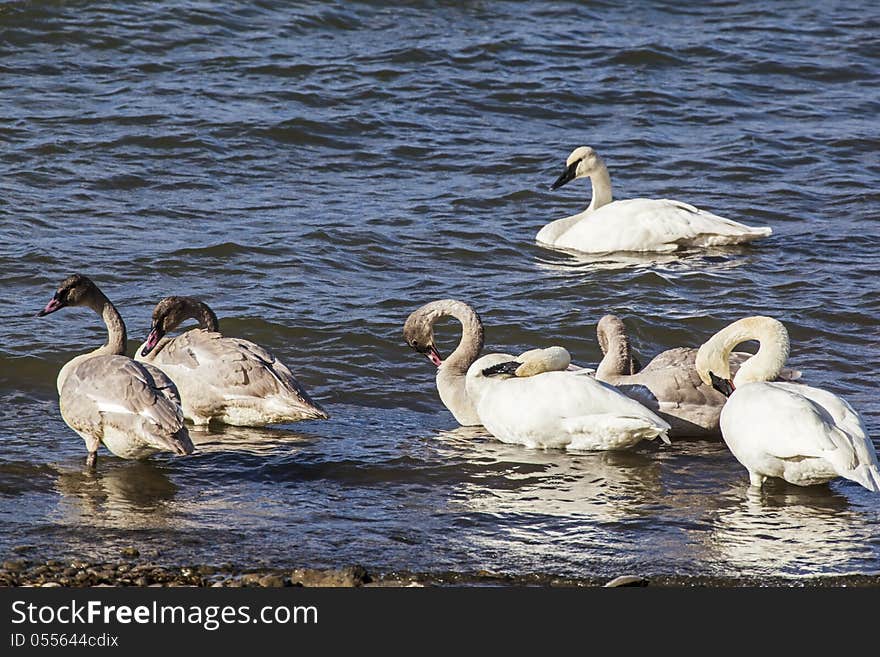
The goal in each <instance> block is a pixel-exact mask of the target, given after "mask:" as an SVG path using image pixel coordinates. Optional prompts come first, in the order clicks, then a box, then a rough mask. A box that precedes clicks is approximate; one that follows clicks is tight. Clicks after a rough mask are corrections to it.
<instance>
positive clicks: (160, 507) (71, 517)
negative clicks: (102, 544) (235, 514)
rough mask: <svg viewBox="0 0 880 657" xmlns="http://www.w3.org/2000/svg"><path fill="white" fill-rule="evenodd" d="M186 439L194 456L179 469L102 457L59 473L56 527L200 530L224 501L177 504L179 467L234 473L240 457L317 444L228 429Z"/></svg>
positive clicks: (285, 434)
mask: <svg viewBox="0 0 880 657" xmlns="http://www.w3.org/2000/svg"><path fill="white" fill-rule="evenodd" d="M191 437H192V440H193V443H194V444H195V445H196V451H195V452H194V453H193V454H192V455H191V456H190V457H189V460H188V461H187V462H186V463H185V464H184V463H182V462H174V463H172V462H169V461H167V460H166V459H163V458H161V457H153V458H151V459H146V460H141V461H134V460H121V459H117V458H114V457H107V458H106V459H105V460H104V465H103V466H102V467H101V468H98V469H97V470H94V471H82V470H79V469H78V470H62V471H61V472H60V473H59V475H58V479H57V489H58V491H59V492H60V493H61V496H62V499H61V502H60V505H59V508H58V513H59V514H60V516H61V517H60V522H61V523H62V524H65V525H69V526H91V527H103V528H114V529H158V528H170V529H184V528H187V527H196V526H201V525H203V524H205V523H208V518H209V517H210V516H211V513H212V512H213V511H214V510H215V508H226V507H227V505H228V500H224V498H223V496H222V495H221V496H219V497H217V498H216V499H215V498H214V496H213V495H209V496H208V497H200V498H199V499H198V500H197V501H196V502H193V501H192V500H181V499H180V498H179V497H178V493H179V488H178V485H177V484H175V483H174V481H173V479H174V478H175V473H179V471H180V470H182V469H184V468H185V469H186V470H190V471H192V470H203V469H204V468H213V469H214V471H215V472H217V471H218V470H219V471H222V472H225V471H227V470H229V469H230V468H228V467H227V466H228V465H229V464H230V462H233V461H235V464H234V466H235V467H233V468H232V470H236V469H240V467H241V463H240V462H241V459H242V458H245V459H247V460H248V461H250V460H251V459H253V458H254V457H257V458H256V460H255V463H261V462H262V461H263V460H264V459H265V457H268V456H274V455H277V454H279V453H283V454H288V453H291V452H293V451H296V450H298V449H300V448H301V447H303V446H305V445H308V444H311V443H314V442H315V441H316V440H317V439H316V438H314V437H312V436H308V435H305V434H302V433H294V432H291V431H286V430H283V429H274V428H263V427H231V426H222V427H218V428H216V429H215V428H211V429H207V430H193V432H192V434H191ZM224 461H226V463H224ZM233 476H234V475H233ZM208 524H210V523H208Z"/></svg>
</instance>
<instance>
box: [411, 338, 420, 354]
mask: <svg viewBox="0 0 880 657" xmlns="http://www.w3.org/2000/svg"><path fill="white" fill-rule="evenodd" d="M412 348H413V349H415V350H416V351H419V343H418V341H417V340H413V341H412Z"/></svg>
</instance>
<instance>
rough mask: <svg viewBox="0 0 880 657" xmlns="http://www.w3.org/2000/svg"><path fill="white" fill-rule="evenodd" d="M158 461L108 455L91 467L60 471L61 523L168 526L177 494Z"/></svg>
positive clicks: (173, 518) (174, 515)
mask: <svg viewBox="0 0 880 657" xmlns="http://www.w3.org/2000/svg"><path fill="white" fill-rule="evenodd" d="M167 471H168V467H167V466H166V465H165V464H163V463H162V462H161V461H160V460H159V459H151V460H144V461H124V460H121V459H116V458H112V457H108V458H106V459H104V462H103V465H102V466H101V467H100V468H98V469H97V470H92V471H82V470H77V471H70V470H69V471H61V472H60V473H59V475H58V480H57V487H58V491H59V492H60V493H61V495H62V498H61V501H60V503H59V508H58V512H59V513H60V515H61V518H60V519H59V520H60V522H61V524H65V525H69V526H72V527H78V526H83V527H101V528H108V527H109V528H115V529H155V528H166V527H168V526H169V525H172V524H177V523H178V522H179V519H178V514H177V512H176V510H175V509H174V508H173V503H174V500H175V497H176V496H177V493H178V487H177V485H176V484H175V483H174V482H172V481H171V479H170V478H169V476H168V474H167Z"/></svg>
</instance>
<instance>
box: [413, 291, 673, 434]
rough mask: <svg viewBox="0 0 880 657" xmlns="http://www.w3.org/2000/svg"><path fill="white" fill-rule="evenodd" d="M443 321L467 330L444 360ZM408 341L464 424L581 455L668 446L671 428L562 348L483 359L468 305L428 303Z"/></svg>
mask: <svg viewBox="0 0 880 657" xmlns="http://www.w3.org/2000/svg"><path fill="white" fill-rule="evenodd" d="M444 316H452V317H455V318H456V319H458V320H459V321H460V322H461V324H462V328H463V332H462V338H461V341H460V342H459V345H458V347H457V348H456V349H455V351H454V352H453V353H452V354H451V355H450V356H449V358H447V359H446V360H443V359H442V357H441V355H440V353H439V352H438V351H437V348H436V346H435V344H434V332H433V326H434V323H435V322H436V321H437V320H438V319H440V318H441V317H444ZM403 333H404V338H405V339H406V342H407V344H408V345H409V346H410V347H412V348H413V349H415V350H416V351H418V352H420V353H422V354H425V355H426V356H427V357H428V358H429V359H430V360H431V361H432V362H433V363H434V364H435V365H436V366H437V367H438V371H437V388H438V390H439V392H440V398H441V400H442V401H443V403H444V404H445V405H446V407H447V408H448V409H449V410H450V411H451V412H452V414H453V415H454V416H455V419H456V420H458V422H459V423H460V424H463V425H483V426H484V427H485V428H486V430H488V431H489V433H491V434H492V435H493V436H495V437H496V438H498V439H499V440H501V441H503V442H508V443H517V444H521V445H526V446H528V447H561V448H567V449H574V450H599V449H625V448H628V447H632V446H633V445H635V444H636V443H638V442H640V441H641V440H646V439H652V438H657V437H659V438H661V439H663V440H664V441H667V442H668V439H667V438H666V432H667V431H668V429H669V425H668V424H667V423H666V422H664V421H663V420H662V419H661V418H659V417H657V416H656V415H655V414H654V413H652V412H651V411H649V410H648V409H646V408H645V407H644V406H642V405H641V404H639V403H638V402H635V401H633V400H632V399H629V398H628V397H626V396H625V395H624V394H622V393H621V392H620V391H618V390H617V389H616V388H614V387H613V386H609V385H607V384H604V383H602V382H600V381H596V380H595V379H594V378H593V377H591V376H588V375H587V372H586V371H585V370H582V371H570V370H569V369H568V368H569V366H570V362H571V358H570V356H569V355H568V352H567V351H566V350H565V349H563V348H562V347H550V348H549V349H533V350H530V351H527V352H525V353H524V354H522V355H521V356H520V357H518V358H514V357H513V356H510V355H509V354H500V353H493V354H488V355H486V356H483V357H480V352H481V351H482V347H483V325H482V322H481V321H480V317H479V315H477V313H476V311H474V309H473V308H471V307H470V306H469V305H467V304H465V303H462V302H461V301H454V300H451V299H445V300H442V301H433V302H431V303H428V304H426V305H424V306H422V307H421V308H419V309H418V310H416V311H415V312H413V313H412V314H411V315H410V316H409V317H408V318H407V320H406V324H405V325H404V331H403Z"/></svg>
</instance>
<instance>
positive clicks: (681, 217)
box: [535, 146, 773, 253]
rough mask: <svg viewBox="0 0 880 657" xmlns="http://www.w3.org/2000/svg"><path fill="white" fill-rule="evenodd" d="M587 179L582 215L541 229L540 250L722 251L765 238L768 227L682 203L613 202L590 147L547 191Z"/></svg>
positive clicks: (605, 174) (572, 159)
mask: <svg viewBox="0 0 880 657" xmlns="http://www.w3.org/2000/svg"><path fill="white" fill-rule="evenodd" d="M586 176H589V177H590V179H591V180H592V184H593V198H592V200H591V201H590V205H589V206H588V207H587V209H586V210H584V211H583V212H581V213H579V214H575V215H572V216H570V217H566V218H565V219H558V220H556V221H553V222H551V223H549V224H547V225H546V226H544V227H543V228H542V229H541V230H540V232H539V233H538V235H537V237H536V238H535V239H536V240H537V242H538V243H539V244H541V245H542V246H548V247H551V248H561V249H573V250H575V251H581V252H585V253H611V252H615V251H675V250H677V249H680V248H687V247H708V246H724V245H730V244H742V243H745V242H751V241H752V240H756V239H759V238H761V237H767V236H768V235H770V234H771V233H772V232H773V231H772V230H771V229H770V228H767V227H761V228H752V227H750V226H746V225H745V224H741V223H738V222H736V221H731V220H730V219H725V218H723V217H719V216H717V215H714V214H712V213H710V212H706V211H705V210H699V209H697V208H695V207H694V206H692V205H688V204H687V203H682V202H681V201H670V200H666V199H647V198H637V199H630V200H626V201H612V200H611V177H610V176H609V175H608V169H607V168H606V167H605V163H604V162H603V161H602V159H601V158H600V157H599V155H598V154H597V153H596V151H594V150H593V149H592V148H590V147H589V146H581V147H580V148H576V149H574V151H572V153H571V155H569V156H568V160H566V163H565V171H564V172H563V173H562V175H561V176H559V178H558V179H557V180H556V182H554V183H553V185H552V186H551V187H550V189H558V188H559V187H562V186H563V185H564V184H565V183H567V182H570V181H572V180H575V179H577V178H583V177H586Z"/></svg>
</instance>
